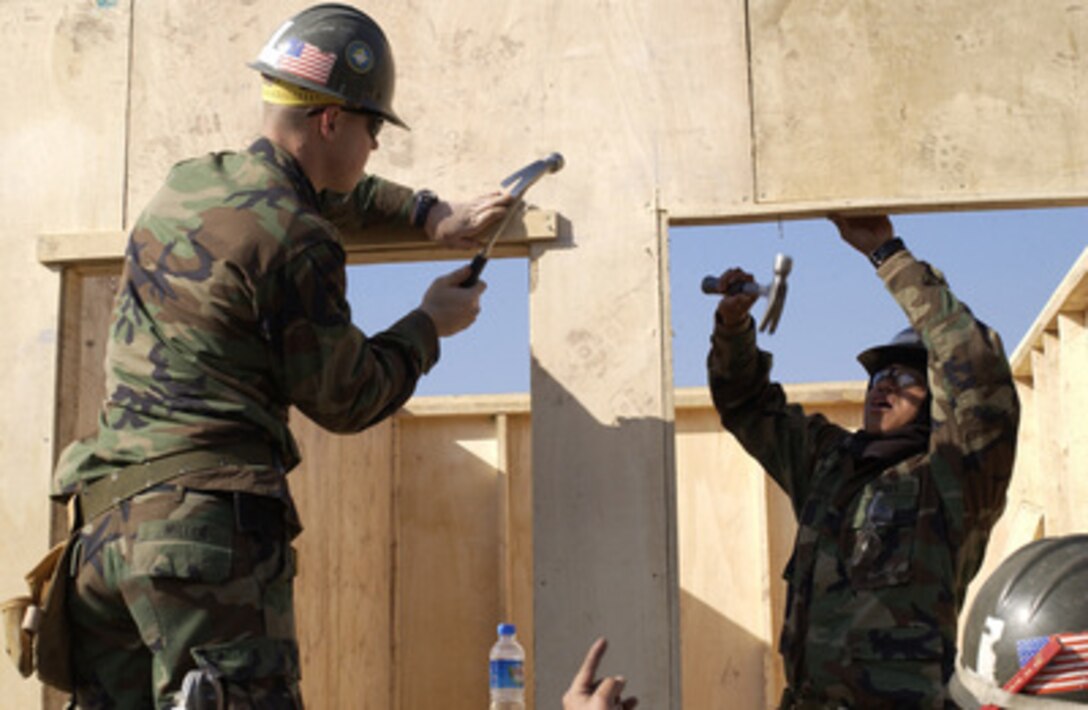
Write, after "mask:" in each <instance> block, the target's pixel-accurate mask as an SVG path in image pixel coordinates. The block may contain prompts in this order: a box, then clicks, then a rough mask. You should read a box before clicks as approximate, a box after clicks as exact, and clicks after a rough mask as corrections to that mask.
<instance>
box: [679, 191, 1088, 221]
mask: <svg viewBox="0 0 1088 710" xmlns="http://www.w3.org/2000/svg"><path fill="white" fill-rule="evenodd" d="M1085 205H1088V193H1083V192H1075V193H1068V194H1052V193H1047V194H1045V195H1001V196H994V195H985V196H981V195H977V196H972V195H965V194H955V195H948V196H946V197H928V198H902V199H880V200H871V201H860V200H853V201H851V200H826V201H819V202H787V203H782V202H756V203H746V204H738V205H731V206H729V209H728V210H727V211H724V212H723V211H722V206H721V205H720V204H715V205H692V204H686V205H684V206H683V207H682V208H681V209H676V210H674V209H669V224H670V225H672V226H675V227H692V226H703V225H712V224H745V223H751V222H769V221H773V220H778V219H783V220H799V219H821V218H823V217H826V216H827V215H829V214H831V213H838V214H847V215H865V214H919V213H926V212H986V211H991V210H1022V209H1047V208H1053V207H1083V206H1085ZM666 208H668V206H667V205H666Z"/></svg>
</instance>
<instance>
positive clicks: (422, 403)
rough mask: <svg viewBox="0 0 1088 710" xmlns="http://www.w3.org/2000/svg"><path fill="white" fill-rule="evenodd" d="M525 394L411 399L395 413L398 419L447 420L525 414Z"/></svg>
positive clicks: (527, 404) (526, 400)
mask: <svg viewBox="0 0 1088 710" xmlns="http://www.w3.org/2000/svg"><path fill="white" fill-rule="evenodd" d="M528 412H529V395H528V394H520V393H519V394H470V395H440V396H435V397H413V398H412V399H410V400H408V403H407V404H405V405H404V407H403V408H402V409H401V410H400V411H399V412H398V413H397V416H401V417H405V416H406V417H447V416H452V415H458V416H468V415H473V414H483V415H487V416H492V415H500V414H526V413H528Z"/></svg>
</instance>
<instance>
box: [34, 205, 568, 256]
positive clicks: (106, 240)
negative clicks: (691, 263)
mask: <svg viewBox="0 0 1088 710" xmlns="http://www.w3.org/2000/svg"><path fill="white" fill-rule="evenodd" d="M558 234H559V216H558V214H557V213H555V212H553V211H550V210H541V209H535V208H530V209H527V210H524V211H523V212H522V213H521V214H519V215H516V216H515V217H514V218H513V219H511V220H510V222H509V224H507V226H506V228H505V229H504V230H503V233H502V234H501V235H499V238H498V240H497V241H496V242H495V247H494V249H493V250H492V252H491V256H492V258H504V257H525V256H528V255H529V244H530V243H532V242H538V241H547V240H552V239H555V238H556V237H557V236H558ZM127 239H128V234H127V233H126V232H123V231H120V230H117V231H92V232H67V233H62V234H41V235H39V236H38V261H39V262H41V263H42V264H45V265H46V266H55V267H62V266H63V267H70V266H84V265H87V264H100V263H109V262H120V261H121V258H122V257H123V256H124V252H125V244H126V242H127ZM344 249H345V250H346V251H347V254H348V262H350V263H352V264H373V263H381V262H402V261H442V260H450V259H464V258H465V257H466V255H468V256H471V252H462V251H452V250H450V249H446V248H444V247H440V246H437V245H435V244H434V242H429V241H420V240H418V239H417V238H416V237H415V234H414V233H413V232H412V231H410V230H409V229H407V228H394V229H388V228H383V229H381V230H380V232H379V230H375V234H374V235H368V238H367V240H366V241H363V240H361V239H345V240H344Z"/></svg>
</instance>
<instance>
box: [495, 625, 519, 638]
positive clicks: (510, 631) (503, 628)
mask: <svg viewBox="0 0 1088 710" xmlns="http://www.w3.org/2000/svg"><path fill="white" fill-rule="evenodd" d="M517 630H518V629H517V627H516V626H514V625H513V624H499V636H513V635H514V634H515V633H517Z"/></svg>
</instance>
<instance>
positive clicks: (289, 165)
mask: <svg viewBox="0 0 1088 710" xmlns="http://www.w3.org/2000/svg"><path fill="white" fill-rule="evenodd" d="M249 152H250V153H252V154H253V155H255V156H257V157H258V158H260V159H261V160H264V161H265V162H267V163H271V164H272V165H275V166H276V167H277V168H279V169H280V171H282V172H283V174H284V175H286V176H287V179H288V180H290V181H291V184H292V185H294V187H295V190H296V191H297V192H298V195H299V198H300V199H301V200H302V202H303V203H304V204H305V205H306V206H307V207H310V208H312V209H314V210H315V211H316V210H317V209H318V202H317V191H316V190H315V189H314V184H313V183H312V182H310V178H308V177H306V173H305V172H303V171H302V165H300V164H299V162H298V161H297V160H295V157H294V156H293V155H291V154H290V153H288V152H287V151H286V150H284V149H283V148H281V147H279V146H278V145H276V144H275V143H273V142H272V141H270V140H268V139H267V138H258V139H257V140H256V141H254V142H253V145H251V146H249Z"/></svg>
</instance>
